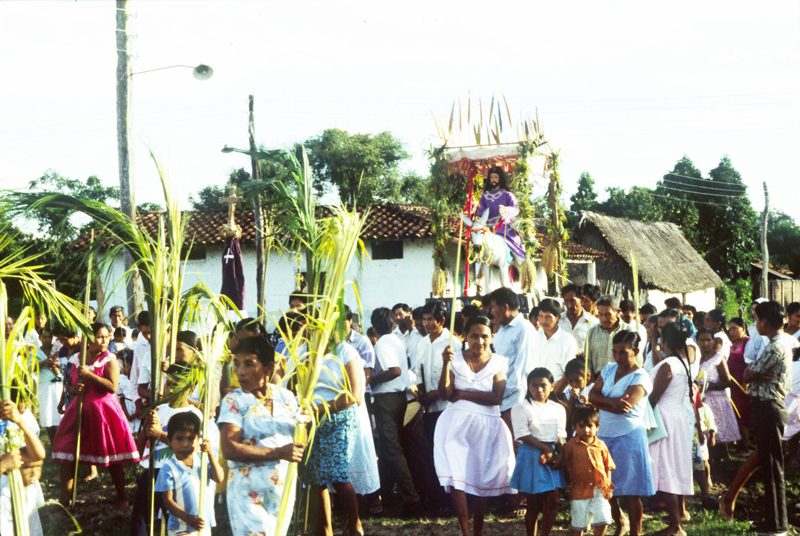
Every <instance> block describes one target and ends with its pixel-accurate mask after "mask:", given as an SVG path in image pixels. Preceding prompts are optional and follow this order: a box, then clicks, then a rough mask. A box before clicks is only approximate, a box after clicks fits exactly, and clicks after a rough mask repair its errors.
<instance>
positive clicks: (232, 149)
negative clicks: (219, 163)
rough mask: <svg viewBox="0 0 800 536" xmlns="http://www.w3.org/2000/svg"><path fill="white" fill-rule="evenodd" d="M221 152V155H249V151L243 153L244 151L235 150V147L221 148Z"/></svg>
mask: <svg viewBox="0 0 800 536" xmlns="http://www.w3.org/2000/svg"><path fill="white" fill-rule="evenodd" d="M222 152H223V153H243V154H250V151H245V150H244V149H237V148H235V147H228V146H227V145H225V147H223V148H222Z"/></svg>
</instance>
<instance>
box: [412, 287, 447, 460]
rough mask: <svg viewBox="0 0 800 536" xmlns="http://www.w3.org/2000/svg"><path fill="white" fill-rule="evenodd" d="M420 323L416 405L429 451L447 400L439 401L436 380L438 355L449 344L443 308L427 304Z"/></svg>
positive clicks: (440, 371) (440, 372) (438, 373)
mask: <svg viewBox="0 0 800 536" xmlns="http://www.w3.org/2000/svg"><path fill="white" fill-rule="evenodd" d="M422 321H423V322H424V323H425V331H426V333H427V335H426V336H425V338H424V339H422V340H421V341H420V342H419V345H417V357H416V362H417V387H418V390H419V402H420V404H422V406H423V407H424V408H425V414H424V415H423V416H422V419H423V422H424V423H425V435H426V437H427V439H428V443H429V444H430V446H431V448H433V432H434V430H435V429H436V421H437V420H438V419H439V415H441V414H442V411H444V409H445V408H446V407H447V401H446V400H442V399H441V398H439V379H440V378H441V377H442V366H443V362H442V353H443V352H444V351H445V349H446V348H447V347H448V346H449V345H450V331H449V330H448V329H447V328H446V327H444V325H445V323H446V322H447V308H446V307H445V305H444V304H443V303H441V302H430V303H427V304H425V306H424V307H423V308H422Z"/></svg>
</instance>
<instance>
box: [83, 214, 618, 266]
mask: <svg viewBox="0 0 800 536" xmlns="http://www.w3.org/2000/svg"><path fill="white" fill-rule="evenodd" d="M319 210H320V213H321V214H320V215H324V214H326V213H329V210H328V209H327V208H325V207H320V209H319ZM358 212H359V214H363V209H358ZM160 214H163V213H162V212H156V211H153V212H144V213H140V215H139V221H140V225H141V226H142V227H144V229H145V230H146V231H147V232H148V233H149V234H150V236H153V237H155V236H157V235H158V220H159V215H160ZM429 215H430V210H429V209H428V208H427V207H423V206H417V205H395V204H383V205H372V206H371V207H370V211H369V215H368V216H367V222H366V226H365V229H364V232H363V233H362V235H361V238H362V239H363V240H407V239H415V238H432V237H433V233H432V232H431V221H430V218H429ZM227 220H228V214H227V212H192V213H191V215H190V216H189V221H188V223H187V226H186V230H187V233H186V237H187V242H188V241H189V240H192V239H193V240H194V243H195V244H202V245H215V244H219V245H222V244H224V243H225V240H223V239H222V238H221V237H220V236H219V229H220V227H222V226H223V225H224V224H225V223H226V222H227ZM457 221H458V220H457V219H455V218H453V220H452V222H451V229H452V233H453V235H454V238H455V234H456V233H457V232H458V231H457V229H458V228H457V226H456V222H457ZM236 223H238V224H239V226H240V227H241V228H242V238H241V243H242V245H252V244H255V237H256V230H255V220H254V218H253V212H252V211H250V210H238V211H237V212H236ZM536 238H537V240H538V241H539V247H538V248H537V252H536V253H537V256H538V255H540V254H541V252H542V250H543V249H544V247H545V246H546V245H547V244H549V240H548V239H547V238H546V237H545V236H544V235H540V234H537V235H536ZM87 242H88V237H82V238H80V239H79V240H78V241H77V242H76V244H75V246H76V247H82V246H84V245H86V244H87ZM564 247H565V249H566V250H567V254H568V256H570V257H573V258H584V259H592V258H598V257H604V256H605V254H604V253H602V252H600V251H596V250H593V249H592V248H589V247H586V246H581V245H579V244H575V243H572V242H567V243H566V244H565V246H564Z"/></svg>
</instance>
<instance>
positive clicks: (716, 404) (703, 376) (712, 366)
mask: <svg viewBox="0 0 800 536" xmlns="http://www.w3.org/2000/svg"><path fill="white" fill-rule="evenodd" d="M714 337H715V335H714V334H713V333H712V332H711V330H710V329H708V328H700V329H699V330H698V331H697V346H699V347H700V356H701V357H700V373H699V374H698V375H697V381H698V383H699V384H700V387H701V389H702V391H701V392H703V393H704V396H703V402H704V403H705V404H706V405H707V406H708V407H709V408H710V409H711V413H713V414H714V421H715V422H716V424H717V444H716V446H715V447H714V448H712V449H711V460H710V461H711V463H712V468H713V465H714V464H715V463H717V462H719V460H720V458H723V459H729V458H730V454H729V453H728V443H731V442H733V441H739V440H741V439H742V436H741V435H739V424H738V423H737V422H736V412H735V411H734V410H733V404H731V400H730V385H731V383H732V382H731V380H730V372H728V364H727V359H726V357H725V356H724V355H723V354H722V352H719V351H715V349H716V348H717V344H716V343H717V339H715V338H714ZM737 389H738V387H737Z"/></svg>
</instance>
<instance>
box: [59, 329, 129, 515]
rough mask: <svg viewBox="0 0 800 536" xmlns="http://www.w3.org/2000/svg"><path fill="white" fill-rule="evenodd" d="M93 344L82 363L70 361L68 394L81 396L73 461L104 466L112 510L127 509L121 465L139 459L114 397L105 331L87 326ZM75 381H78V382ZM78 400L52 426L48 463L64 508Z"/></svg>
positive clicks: (115, 379)
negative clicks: (113, 493)
mask: <svg viewBox="0 0 800 536" xmlns="http://www.w3.org/2000/svg"><path fill="white" fill-rule="evenodd" d="M92 331H93V333H94V340H92V341H90V342H89V344H88V348H87V356H86V364H85V365H83V366H80V361H79V359H80V356H79V355H78V354H76V355H74V356H73V357H72V359H73V360H74V361H73V364H74V365H75V366H73V367H72V371H71V375H72V383H73V385H71V386H70V387H68V389H70V390H71V391H72V392H71V393H69V394H71V395H73V396H74V395H77V394H78V393H83V412H82V413H83V417H82V420H81V449H80V457H79V458H78V462H79V463H82V464H86V465H100V466H103V467H107V468H108V472H109V474H110V475H111V480H112V482H114V487H115V488H116V490H117V506H118V507H119V508H120V509H123V510H126V511H127V509H128V498H127V495H126V494H125V471H124V467H123V465H122V464H123V463H125V462H134V461H138V460H139V453H138V452H137V450H136V444H135V443H134V441H133V436H132V435H131V433H130V431H129V430H128V424H127V420H126V419H125V415H124V414H123V413H122V407H120V405H119V400H118V399H117V397H116V392H117V387H118V383H119V363H118V362H117V358H116V356H115V355H114V354H112V353H111V352H109V351H108V343H109V342H111V328H110V327H109V326H107V325H106V324H92ZM79 382H80V383H79ZM77 420H78V397H77V396H75V398H73V400H72V402H71V403H70V405H69V407H67V410H66V411H65V412H64V417H63V418H62V419H61V423H60V424H59V425H58V430H57V431H56V436H55V438H54V439H53V460H55V461H57V462H59V463H61V464H62V465H61V471H60V473H61V504H63V505H65V506H70V501H71V499H72V486H73V482H72V478H73V475H74V471H75V465H74V463H75V443H76V436H77V428H78V423H77Z"/></svg>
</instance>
